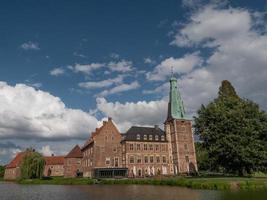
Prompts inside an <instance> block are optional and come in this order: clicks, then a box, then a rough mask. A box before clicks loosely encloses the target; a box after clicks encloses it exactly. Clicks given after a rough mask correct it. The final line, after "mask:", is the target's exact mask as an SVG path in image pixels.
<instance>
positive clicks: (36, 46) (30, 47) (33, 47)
mask: <svg viewBox="0 0 267 200" xmlns="http://www.w3.org/2000/svg"><path fill="white" fill-rule="evenodd" d="M20 47H21V48H22V49H24V50H40V47H39V44H38V43H37V42H32V41H28V42H25V43H23V44H21V45H20Z"/></svg>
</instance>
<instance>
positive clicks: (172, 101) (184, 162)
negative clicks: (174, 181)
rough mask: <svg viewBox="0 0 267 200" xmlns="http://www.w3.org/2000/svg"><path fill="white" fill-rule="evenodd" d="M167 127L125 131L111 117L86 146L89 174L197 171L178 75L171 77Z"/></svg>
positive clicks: (84, 160)
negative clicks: (122, 131)
mask: <svg viewBox="0 0 267 200" xmlns="http://www.w3.org/2000/svg"><path fill="white" fill-rule="evenodd" d="M164 130H165V131H163V130H161V129H160V128H159V127H158V126H155V127H137V126H133V127H131V128H130V129H129V130H128V131H127V132H126V133H125V134H122V133H120V132H119V131H118V129H117V128H116V125H115V124H114V123H113V121H112V119H111V118H108V121H104V122H103V125H102V126H101V127H100V128H97V129H96V130H95V132H93V133H92V134H91V137H90V138H89V139H88V140H87V141H86V143H85V145H84V146H83V147H82V149H81V150H82V154H83V158H82V171H83V176H85V177H116V176H128V177H146V176H155V175H176V174H187V173H195V172H197V161H196V154H195V146H194V137H193V133H192V123H191V120H189V119H188V118H186V115H185V111H184V106H183V102H182V100H181V96H180V93H179V91H178V87H177V79H176V78H174V77H172V78H171V79H170V94H169V104H168V113H167V119H166V121H165V123H164Z"/></svg>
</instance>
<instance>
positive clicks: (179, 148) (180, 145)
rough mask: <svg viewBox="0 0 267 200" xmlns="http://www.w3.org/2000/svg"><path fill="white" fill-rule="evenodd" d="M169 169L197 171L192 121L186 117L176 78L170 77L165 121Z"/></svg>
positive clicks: (187, 171) (178, 172)
mask: <svg viewBox="0 0 267 200" xmlns="http://www.w3.org/2000/svg"><path fill="white" fill-rule="evenodd" d="M165 132H166V136H167V140H168V149H169V155H170V163H171V171H173V173H174V174H184V173H194V172H197V161H196V154H195V145H194V137H193V133H192V122H191V120H190V119H188V118H186V116H185V110H184V105H183V101H182V99H181V96H180V93H179V91H178V87H177V79H176V78H175V77H174V76H172V77H171V79H170V94H169V104H168V114H167V119H166V121H165Z"/></svg>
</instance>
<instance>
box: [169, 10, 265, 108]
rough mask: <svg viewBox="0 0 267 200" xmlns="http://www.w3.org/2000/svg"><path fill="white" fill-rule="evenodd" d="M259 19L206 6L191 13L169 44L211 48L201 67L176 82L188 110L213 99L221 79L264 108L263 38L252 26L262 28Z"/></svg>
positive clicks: (249, 13)
mask: <svg viewBox="0 0 267 200" xmlns="http://www.w3.org/2000/svg"><path fill="white" fill-rule="evenodd" d="M261 20H262V19H258V18H257V15H256V17H255V12H254V13H252V12H251V11H248V10H246V9H241V8H228V9H225V8H224V9H222V8H216V7H214V6H211V5H208V6H205V7H203V8H201V9H199V10H197V11H196V12H194V13H193V14H192V16H191V17H190V21H189V22H188V23H187V24H185V25H184V27H182V28H180V29H179V31H178V33H177V34H176V37H175V38H174V40H173V42H172V44H175V45H177V46H179V47H180V46H192V45H193V46H195V47H205V48H209V47H212V48H211V50H212V51H211V55H210V56H209V57H207V58H206V60H205V62H206V64H205V66H202V67H201V68H197V69H194V70H193V71H191V72H189V73H186V74H185V75H184V76H182V78H181V79H180V80H179V82H180V84H181V87H182V88H181V90H182V92H183V93H184V102H185V104H187V106H188V107H189V108H190V109H192V110H196V108H198V107H199V106H200V104H201V103H206V102H207V101H208V100H209V99H210V98H212V97H214V96H215V95H216V92H217V90H218V87H219V84H220V82H221V81H222V80H224V79H227V80H229V81H231V82H232V83H233V85H234V86H235V87H236V89H237V92H238V93H239V94H240V96H243V97H246V98H249V99H251V100H254V101H256V102H257V103H259V104H260V105H261V106H262V107H263V108H264V109H267V104H266V97H267V93H266V87H265V86H266V85H267V79H266V77H267V67H266V66H267V49H266V46H267V35H266V32H261V31H260V30H261V29H260V28H259V27H257V29H254V27H255V26H256V25H257V26H259V25H261V26H263V27H266V24H267V23H266V22H265V23H263V22H262V21H261ZM259 21H260V23H259Z"/></svg>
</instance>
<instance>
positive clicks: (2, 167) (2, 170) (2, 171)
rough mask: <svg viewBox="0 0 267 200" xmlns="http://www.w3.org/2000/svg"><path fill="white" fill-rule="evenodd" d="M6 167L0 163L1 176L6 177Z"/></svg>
mask: <svg viewBox="0 0 267 200" xmlns="http://www.w3.org/2000/svg"><path fill="white" fill-rule="evenodd" d="M4 174H5V167H4V166H1V165H0V178H2V177H4Z"/></svg>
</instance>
